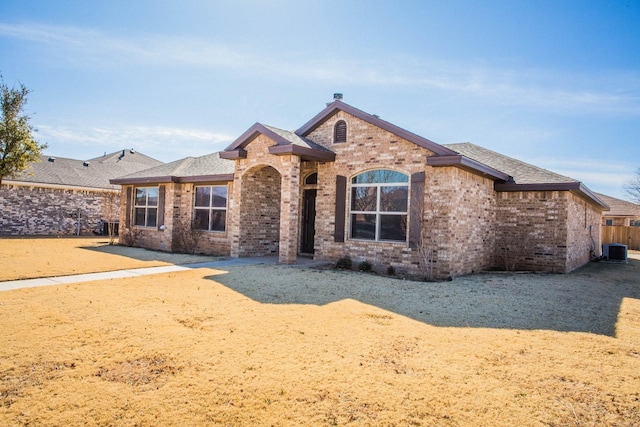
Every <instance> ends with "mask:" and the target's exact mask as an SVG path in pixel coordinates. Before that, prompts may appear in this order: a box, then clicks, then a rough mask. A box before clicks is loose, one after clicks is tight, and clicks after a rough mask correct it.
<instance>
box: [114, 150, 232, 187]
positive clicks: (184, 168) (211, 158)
mask: <svg viewBox="0 0 640 427" xmlns="http://www.w3.org/2000/svg"><path fill="white" fill-rule="evenodd" d="M234 169H235V163H234V162H233V161H231V160H226V159H223V158H221V157H220V153H213V154H207V155H206V156H200V157H186V158H184V159H180V160H176V161H174V162H171V163H166V164H163V165H160V166H156V167H154V168H150V169H146V170H143V171H139V172H136V173H132V174H129V175H126V176H123V177H120V178H116V179H112V180H111V183H112V184H121V185H122V184H159V183H165V182H228V181H233V172H234Z"/></svg>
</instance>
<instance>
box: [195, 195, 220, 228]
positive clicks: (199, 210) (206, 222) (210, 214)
mask: <svg viewBox="0 0 640 427" xmlns="http://www.w3.org/2000/svg"><path fill="white" fill-rule="evenodd" d="M193 222H194V227H195V228H197V229H200V230H208V231H225V229H226V224H227V186H226V185H207V186H197V187H196V191H195V203H194V218H193Z"/></svg>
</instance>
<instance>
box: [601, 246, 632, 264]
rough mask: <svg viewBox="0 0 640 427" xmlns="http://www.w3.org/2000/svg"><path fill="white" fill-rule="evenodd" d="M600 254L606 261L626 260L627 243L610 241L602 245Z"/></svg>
mask: <svg viewBox="0 0 640 427" xmlns="http://www.w3.org/2000/svg"><path fill="white" fill-rule="evenodd" d="M602 256H603V257H604V259H606V260H608V261H622V262H626V261H627V245H622V244H620V243H610V244H608V245H602Z"/></svg>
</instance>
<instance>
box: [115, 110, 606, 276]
mask: <svg viewBox="0 0 640 427" xmlns="http://www.w3.org/2000/svg"><path fill="white" fill-rule="evenodd" d="M111 182H112V183H114V184H121V185H122V186H123V189H124V191H123V200H122V202H121V207H122V209H121V214H120V221H121V229H122V227H123V225H124V231H125V232H132V231H133V230H135V232H136V233H137V235H138V244H139V245H140V246H144V247H149V248H153V249H160V250H166V251H171V250H174V249H175V248H174V245H175V239H176V235H175V229H176V224H177V222H179V221H184V220H195V222H196V223H197V226H198V227H201V228H203V229H206V230H207V232H206V233H205V234H206V238H204V239H203V240H202V241H201V242H200V246H199V247H198V250H199V251H200V252H203V253H210V254H221V255H230V256H232V257H246V256H262V255H277V256H278V258H279V261H280V262H281V263H285V264H289V263H294V262H295V261H296V259H297V257H299V256H313V257H314V259H318V260H330V261H334V262H335V261H336V260H338V259H340V258H342V257H350V258H351V259H352V260H353V262H354V263H356V265H357V263H359V262H361V261H365V260H366V261H368V262H369V263H371V264H372V265H373V267H374V269H376V270H378V271H387V269H388V267H389V266H392V267H393V268H394V269H395V271H397V272H408V273H417V274H424V273H425V271H427V272H428V274H429V275H430V276H432V277H434V278H447V277H453V276H458V275H463V274H468V273H472V272H476V271H479V270H484V269H489V268H493V267H497V268H508V269H524V270H535V271H548V272H569V271H571V270H574V269H575V268H577V267H579V266H581V265H583V264H585V263H587V262H588V261H589V260H590V259H591V258H592V257H594V256H597V255H599V250H600V249H599V248H600V222H601V217H602V212H603V210H606V209H607V205H606V204H605V203H604V202H603V201H601V200H600V199H599V198H598V197H596V196H595V195H594V194H593V193H592V192H591V191H590V190H589V189H588V188H586V187H585V186H584V185H583V184H581V183H580V182H579V181H576V180H573V179H571V178H567V177H564V176H561V175H558V174H555V173H552V172H549V171H547V170H544V169H541V168H538V167H535V166H533V165H529V164H526V163H523V162H520V161H517V160H515V159H512V158H509V157H506V156H503V155H500V154H498V153H495V152H492V151H490V150H487V149H484V148H482V147H479V146H476V145H473V144H470V143H463V144H451V145H440V144H436V143H434V142H432V141H429V140H428V139H425V138H423V137H421V136H418V135H416V134H413V133H411V132H409V131H406V130H404V129H402V128H399V127H398V126H395V125H393V124H391V123H389V122H386V121H384V120H382V119H380V118H379V117H378V116H375V115H371V114H367V113H365V112H363V111H360V110H358V109H356V108H354V107H352V106H350V105H348V104H345V103H343V102H342V101H341V100H335V101H334V102H332V103H331V104H328V105H327V107H326V108H325V109H323V110H322V111H321V112H320V113H318V114H317V115H316V116H315V117H313V118H312V119H311V120H309V121H308V122H307V123H305V124H304V125H303V126H302V127H300V128H299V129H298V130H296V131H295V132H291V131H285V130H281V129H278V128H274V127H271V126H267V125H263V124H260V123H256V124H255V125H253V126H252V127H250V128H249V129H248V130H247V131H246V132H244V133H243V134H242V135H241V136H240V137H239V138H238V139H236V140H235V141H234V142H233V143H232V144H231V145H230V146H229V147H227V148H226V149H225V150H224V151H222V152H220V153H215V154H211V155H208V156H203V157H201V158H188V159H183V160H180V161H177V162H174V163H170V164H167V165H164V166H160V167H157V168H153V169H150V170H148V171H142V172H140V173H136V174H132V175H129V176H126V177H122V178H118V179H115V180H112V181H111Z"/></svg>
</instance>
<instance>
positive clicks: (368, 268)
mask: <svg viewBox="0 0 640 427" xmlns="http://www.w3.org/2000/svg"><path fill="white" fill-rule="evenodd" d="M358 270H360V271H371V263H370V262H369V261H366V260H365V261H362V262H361V263H360V264H359V265H358Z"/></svg>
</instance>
